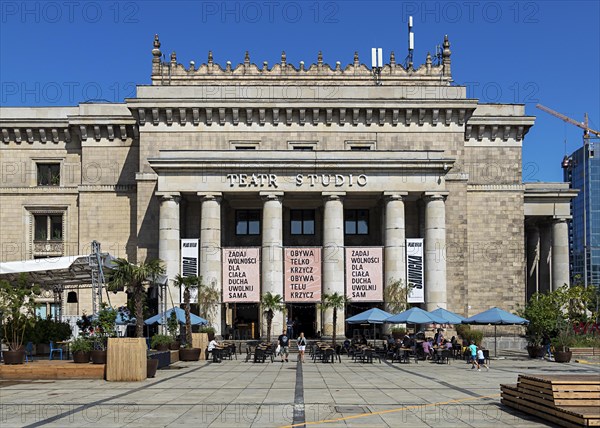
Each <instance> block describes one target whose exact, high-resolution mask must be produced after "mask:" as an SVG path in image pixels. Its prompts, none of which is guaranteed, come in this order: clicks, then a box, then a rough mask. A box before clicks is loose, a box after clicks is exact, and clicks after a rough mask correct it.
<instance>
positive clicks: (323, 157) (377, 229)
mask: <svg viewBox="0 0 600 428" xmlns="http://www.w3.org/2000/svg"><path fill="white" fill-rule="evenodd" d="M295 155H296V156H294V160H293V161H290V160H289V159H287V156H285V153H282V152H274V151H256V152H249V151H239V152H231V151H228V152H215V151H210V152H203V151H172V150H170V151H164V152H163V151H161V152H160V156H159V157H158V158H154V159H149V163H150V165H151V166H152V168H153V169H154V170H155V171H156V173H157V175H158V191H157V193H156V194H157V195H158V196H160V197H161V198H162V201H163V202H162V205H161V206H162V207H163V209H162V210H161V221H160V223H161V225H163V224H164V225H165V226H164V228H165V229H164V232H162V233H161V235H160V237H161V239H160V242H159V248H160V249H161V254H164V258H163V260H164V261H165V263H167V266H168V270H173V271H175V270H178V268H179V263H180V261H179V256H175V252H176V250H174V248H178V246H177V245H178V244H174V243H173V242H172V241H174V240H178V239H179V238H187V239H199V248H200V253H199V273H200V275H201V276H202V277H203V281H204V283H205V284H209V285H211V286H213V287H215V288H217V290H219V291H222V292H223V293H227V295H226V297H224V298H223V302H227V303H240V304H242V303H250V302H252V303H255V304H256V303H258V300H259V299H258V298H257V297H256V295H254V296H255V297H253V298H252V300H251V301H249V300H248V297H247V296H246V293H245V291H246V290H247V289H246V288H244V287H249V285H247V284H246V283H244V284H241V282H240V284H237V283H236V284H233V283H232V281H234V280H233V279H231V278H229V277H230V276H231V275H232V274H234V272H229V271H228V272H227V274H226V275H227V277H228V278H225V277H224V274H223V272H224V270H223V269H224V264H227V262H226V261H225V260H224V259H223V254H224V253H223V251H226V250H227V248H234V247H235V248H247V249H256V250H253V251H255V253H256V254H259V255H258V256H257V257H255V258H254V259H255V260H256V263H257V266H258V269H259V270H258V271H259V272H260V279H257V280H256V282H257V283H258V284H259V287H260V293H265V292H271V293H273V294H279V295H281V296H283V297H284V300H285V301H286V302H287V303H290V304H292V305H296V304H302V305H309V306H310V307H313V306H311V305H316V304H317V303H319V302H320V301H321V296H322V294H323V293H339V294H342V295H344V294H347V295H349V297H351V298H355V299H356V300H357V301H360V300H361V297H362V299H364V298H365V297H366V296H367V294H366V292H365V291H356V290H358V289H359V288H360V290H368V291H369V292H371V291H375V292H376V294H375V295H377V296H381V297H377V298H376V299H381V300H376V301H375V303H377V301H379V302H380V303H382V299H383V298H382V296H383V290H381V289H379V290H377V287H378V286H379V287H382V286H385V284H388V283H390V282H392V281H394V280H405V277H406V273H405V269H406V265H405V262H404V257H405V251H404V248H405V242H404V239H405V238H407V237H410V238H424V239H425V248H426V254H429V256H427V255H426V262H425V282H426V287H425V289H426V290H429V291H427V292H426V304H427V305H428V306H429V305H435V306H436V307H437V306H445V304H446V301H445V299H446V292H445V287H446V284H445V259H444V258H443V257H441V258H440V257H438V255H439V253H440V251H443V245H444V244H445V215H444V211H445V208H444V195H446V194H447V191H446V190H445V182H444V174H445V173H446V172H447V170H448V169H449V168H451V167H452V164H453V160H452V159H449V158H446V157H444V156H443V155H442V153H440V152H435V151H414V152H400V153H399V152H385V153H384V152H374V153H373V156H372V157H371V158H370V159H369V160H368V161H366V160H365V159H364V158H363V157H361V156H360V154H357V153H354V152H348V151H343V152H299V153H295ZM392 172H393V178H392V174H391V173H392ZM177 198H181V201H182V206H184V207H185V213H183V211H182V210H181V208H180V207H179V206H178V199H177ZM405 209H406V210H408V212H409V213H410V215H409V218H407V216H406V214H405ZM176 210H179V211H178V212H177V213H175V211H176ZM163 212H164V213H165V214H164V215H165V216H166V217H165V220H164V221H163V219H162V213H163ZM168 219H170V220H169V221H170V222H171V223H173V224H172V225H171V226H170V227H169V228H168V229H167V228H166V227H167V226H166V225H167V220H168ZM176 223H177V224H181V225H182V229H181V230H178V229H177V228H176V226H175V224H176ZM169 224H170V223H169ZM161 230H163V229H161ZM177 233H179V235H178V236H177ZM344 248H356V249H359V250H360V249H365V248H374V250H373V251H375V249H376V248H382V252H381V255H380V256H379V257H375V258H373V257H370V258H368V259H369V260H371V259H373V260H377V263H378V266H379V272H381V275H382V276H381V279H376V278H371V276H372V275H376V276H377V275H378V274H377V273H376V272H377V267H375V268H367V267H365V266H366V265H365V266H363V265H362V264H361V263H358V262H357V264H356V265H352V264H351V265H346V259H347V257H348V256H347V255H346V253H345V250H344ZM440 248H441V250H440ZM167 249H170V250H167ZM311 249H312V250H311ZM259 250H260V251H259ZM293 252H296V253H298V255H297V256H293V255H292V253H293ZM363 252H364V251H358V253H360V254H362V253H363ZM305 253H306V254H305ZM309 253H310V254H309ZM253 254H254V253H253ZM296 258H297V260H296ZM356 260H362V259H360V258H356ZM300 262H306V263H304V264H303V265H302V266H300ZM294 263H296V264H294ZM296 265H297V266H296ZM348 266H350V267H348ZM227 269H233V268H232V267H231V266H229V267H227ZM237 269H239V268H237ZM347 269H356V270H357V271H356V272H353V273H352V274H351V275H352V276H353V277H354V280H355V281H357V282H360V283H361V284H363V283H364V284H363V285H360V284H359V285H358V286H356V287H354V288H355V290H354V292H353V293H354V294H353V293H352V292H351V291H348V290H351V288H350V287H351V285H349V284H348V280H347V277H346V275H345V273H344V272H345V271H347ZM372 269H375V270H372ZM258 271H257V272H258ZM236 275H239V274H238V273H236ZM359 277H360V278H359ZM365 277H366V278H365ZM236 281H238V282H239V281H241V280H240V279H236ZM244 281H245V279H244ZM350 281H352V278H351V279H350ZM234 282H235V281H234ZM229 283H231V284H230V285H229V286H235V285H237V286H241V288H239V287H238V288H235V290H234V289H229V288H226V287H228V284H229ZM377 284H379V285H377ZM357 287H358V288H357ZM242 289H243V290H242ZM248 289H249V288H248ZM232 290H233V292H232ZM224 296H225V294H224ZM357 296H358V297H357ZM370 296H371V294H370ZM218 306H219V310H217V311H216V312H215V315H216V316H215V319H214V320H213V324H214V327H215V328H216V329H217V330H218V331H223V330H224V328H225V325H226V319H225V317H223V316H222V315H221V310H220V306H221V305H218ZM309 306H306V307H309ZM293 307H294V306H292V307H291V309H293ZM305 309H306V308H305V307H304V306H303V311H302V315H303V316H304V315H306V313H307V312H306V310H305ZM319 312H320V311H315V314H314V316H315V319H314V323H315V325H314V326H310V329H311V330H314V332H316V331H318V330H320V329H321V327H322V328H323V330H322V333H323V334H325V335H330V334H331V333H332V331H333V328H332V327H333V326H332V322H333V319H332V314H333V311H332V310H327V311H325V312H324V313H323V317H324V318H323V319H321V314H320V313H319ZM287 315H288V317H289V313H288V314H287ZM307 320H308V317H307ZM307 320H304V321H307ZM303 324H307V322H304V323H303ZM234 327H235V326H234ZM284 327H285V314H284V313H278V314H276V316H275V319H274V320H273V332H277V331H279V330H283V328H284ZM307 328H308V327H307ZM263 329H264V326H263ZM337 331H338V332H343V331H344V319H343V317H341V316H340V317H339V318H338V326H337ZM262 333H263V334H265V333H266V331H262Z"/></svg>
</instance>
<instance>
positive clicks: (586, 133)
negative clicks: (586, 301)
mask: <svg viewBox="0 0 600 428" xmlns="http://www.w3.org/2000/svg"><path fill="white" fill-rule="evenodd" d="M536 107H537V108H538V109H540V110H542V111H545V112H546V113H548V114H551V115H552V116H555V117H558V118H559V119H561V120H563V121H565V122H567V123H570V124H571V125H575V126H577V127H578V128H581V129H583V147H584V149H585V150H586V151H587V150H589V147H590V134H592V135H594V136H595V137H596V138H600V131H596V130H594V129H591V128H590V127H589V121H588V115H587V113H585V115H584V120H583V122H578V121H576V120H574V119H571V118H570V117H568V116H565V115H564V114H561V113H559V112H557V111H554V110H552V109H551V108H548V107H546V106H543V105H541V104H536ZM592 153H593V151H592ZM586 163H587V160H586V155H584V157H583V176H584V180H583V189H582V190H583V198H584V200H586V199H587V198H588V193H587V189H586V187H587V186H586V180H585V177H586V176H587V174H586V171H585V166H586ZM572 166H573V159H571V158H570V157H568V156H567V155H566V154H565V157H564V159H563V161H562V167H563V168H565V169H566V168H569V169H570V168H571V167H572ZM585 205H586V204H585V203H584V209H583V251H584V255H583V284H584V287H585V288H587V286H588V263H587V259H588V242H587V219H586V217H587V216H586V210H585Z"/></svg>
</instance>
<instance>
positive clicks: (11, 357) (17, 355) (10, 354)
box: [2, 349, 25, 364]
mask: <svg viewBox="0 0 600 428" xmlns="http://www.w3.org/2000/svg"><path fill="white" fill-rule="evenodd" d="M2 356H3V358H4V364H23V363H24V362H25V351H24V350H23V349H19V350H18V351H3V352H2Z"/></svg>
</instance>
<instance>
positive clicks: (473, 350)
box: [469, 342, 480, 370]
mask: <svg viewBox="0 0 600 428" xmlns="http://www.w3.org/2000/svg"><path fill="white" fill-rule="evenodd" d="M469 351H471V361H470V362H471V369H474V368H475V366H477V370H480V369H479V363H478V362H477V346H476V345H475V342H471V344H470V345H469Z"/></svg>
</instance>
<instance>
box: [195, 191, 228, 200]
mask: <svg viewBox="0 0 600 428" xmlns="http://www.w3.org/2000/svg"><path fill="white" fill-rule="evenodd" d="M197 195H198V196H200V199H201V200H202V202H204V201H216V202H218V203H220V202H221V198H222V197H223V193H221V192H198V193H197Z"/></svg>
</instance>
